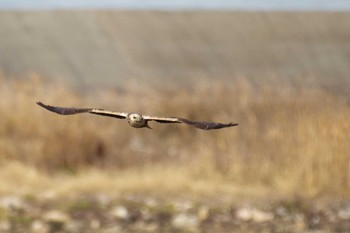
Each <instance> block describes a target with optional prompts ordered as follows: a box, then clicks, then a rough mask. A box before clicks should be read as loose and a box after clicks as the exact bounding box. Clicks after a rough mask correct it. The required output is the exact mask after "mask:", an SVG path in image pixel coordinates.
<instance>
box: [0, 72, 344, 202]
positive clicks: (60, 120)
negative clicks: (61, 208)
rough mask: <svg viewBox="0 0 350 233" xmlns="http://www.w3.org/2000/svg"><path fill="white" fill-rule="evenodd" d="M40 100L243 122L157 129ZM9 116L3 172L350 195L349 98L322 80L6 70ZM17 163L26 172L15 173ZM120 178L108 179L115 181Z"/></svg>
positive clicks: (145, 185)
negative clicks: (95, 77) (116, 79)
mask: <svg viewBox="0 0 350 233" xmlns="http://www.w3.org/2000/svg"><path fill="white" fill-rule="evenodd" d="M38 100H40V101H43V102H44V103H48V104H51V105H62V106H84V107H88V106H90V107H99V108H106V109H110V110H116V111H129V112H131V111H134V112H141V113H144V114H152V115H165V116H168V115H173V116H182V117H187V118H191V119H192V118H193V119H198V120H209V121H210V120H213V121H222V122H228V121H234V122H238V123H239V124H240V125H239V126H238V127H236V128H229V129H223V130H217V131H201V130H198V129H194V128H191V127H188V126H186V125H166V124H165V125H161V124H157V123H154V124H152V125H151V127H153V128H154V130H148V129H134V128H131V127H129V126H128V125H127V123H126V122H125V121H121V120H116V119H113V118H104V117H99V116H93V115H88V114H80V115H75V116H59V115H55V114H52V113H50V112H48V111H46V110H44V109H42V108H40V107H38V106H36V104H35V102H36V101H38ZM0 116H1V120H0V156H1V157H0V163H1V164H2V165H1V166H2V167H3V170H2V171H1V173H0V174H1V176H2V178H1V179H2V180H6V179H7V180H8V177H7V175H6V174H10V173H11V174H15V175H13V177H15V178H12V179H17V178H18V177H20V176H21V174H22V172H23V174H24V172H25V171H22V170H26V169H28V170H31V171H32V170H33V169H34V170H33V172H32V173H33V174H36V175H33V177H38V178H37V179H38V180H39V182H41V183H43V184H46V185H48V184H49V183H50V181H49V180H47V179H45V180H43V179H44V178H43V177H45V176H55V174H62V171H63V173H65V172H68V174H73V175H72V177H74V174H76V175H77V176H79V174H82V173H84V172H86V171H93V172H92V174H95V175H93V177H95V178H94V179H92V180H93V181H94V182H95V183H94V186H93V187H95V186H96V185H97V186H98V185H102V184H103V182H102V179H105V180H108V179H109V178H110V179H111V180H113V179H114V178H113V177H114V176H121V177H123V179H126V181H125V182H124V183H123V185H124V187H129V188H126V190H129V189H130V190H133V189H132V188H130V182H135V186H138V188H135V190H137V191H142V189H145V190H149V189H152V188H155V187H159V186H162V185H164V187H167V189H168V190H172V191H174V189H179V190H177V191H179V192H184V191H185V190H188V189H190V190H191V188H192V189H196V188H194V187H197V189H196V190H195V191H199V190H211V191H212V192H217V191H218V190H221V189H220V188H219V187H218V186H217V185H219V184H224V185H225V187H231V188H232V187H235V185H238V186H252V187H254V186H262V187H267V188H268V189H270V190H274V191H280V192H285V193H288V194H291V195H312V196H315V195H337V196H348V197H349V195H350V191H349V190H350V143H349V139H350V120H349V119H350V107H349V102H348V101H347V99H346V98H345V97H344V96H338V95H336V94H334V93H331V92H329V91H327V90H326V89H322V88H321V87H317V86H315V85H309V86H308V87H303V86H302V85H292V84H287V83H282V82H278V81H272V82H269V83H268V84H259V85H258V84H256V83H255V84H253V83H250V82H248V81H246V80H245V79H244V78H238V79H236V80H235V81H232V82H219V83H217V82H216V81H215V80H205V81H204V80H196V82H193V83H192V84H191V83H190V84H188V85H186V86H182V85H179V84H173V85H164V86H161V85H159V84H158V85H157V84H155V83H152V82H151V83H146V82H145V83H143V84H142V85H141V84H137V83H129V84H127V85H125V86H124V87H123V88H96V89H94V90H89V91H85V92H84V91H77V90H74V89H73V88H70V87H69V85H64V84H57V83H55V84H50V83H48V82H45V81H43V79H42V78H40V77H37V75H35V74H34V75H31V77H25V78H23V79H13V78H10V77H3V75H2V77H0ZM9 164H12V165H11V166H12V167H13V164H17V165H15V166H14V167H15V169H17V170H18V169H19V170H20V171H18V172H15V173H13V171H12V170H11V168H10V169H8V166H10V165H9ZM18 164H19V165H18ZM6 169H8V170H6ZM91 169H92V170H91ZM7 171H8V172H7ZM89 174H91V173H89ZM96 174H103V175H101V176H98V175H96ZM24 176H25V177H26V175H24ZM30 177H31V176H30V175H29V178H28V177H26V179H31V178H30ZM39 177H40V178H39ZM96 177H100V180H99V179H98V178H96ZM127 177H129V180H127ZM90 178H91V177H90ZM90 178H89V179H90ZM33 179H34V178H33ZM54 180H55V179H52V182H54ZM111 180H109V181H105V184H106V189H108V188H110V186H111V184H112V183H113V181H111ZM136 181H137V182H136ZM26 182H29V181H28V180H26ZM60 182H61V181H60ZM128 182H129V183H128ZM10 183H11V182H10ZM88 184H90V185H91V182H88ZM3 185H4V184H3ZM13 185H18V183H16V182H13ZM51 185H52V184H51ZM57 185H58V184H57ZM60 185H62V183H60ZM60 185H58V186H60ZM123 185H121V186H123ZM172 185H174V186H173V187H172ZM9 186H11V184H9ZM33 188H34V186H33ZM119 188H120V186H119ZM9 189H11V187H10V188H9ZM28 189H30V187H29V188H28ZM43 189H45V188H43ZM1 192H6V188H4V187H1Z"/></svg>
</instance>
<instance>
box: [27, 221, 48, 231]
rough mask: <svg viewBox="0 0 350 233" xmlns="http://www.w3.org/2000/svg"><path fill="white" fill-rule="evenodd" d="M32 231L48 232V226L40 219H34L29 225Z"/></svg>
mask: <svg viewBox="0 0 350 233" xmlns="http://www.w3.org/2000/svg"><path fill="white" fill-rule="evenodd" d="M30 228H31V231H30V232H32V233H48V232H50V227H49V226H48V225H47V224H46V223H44V222H43V221H41V220H35V221H33V222H32V224H31V226H30Z"/></svg>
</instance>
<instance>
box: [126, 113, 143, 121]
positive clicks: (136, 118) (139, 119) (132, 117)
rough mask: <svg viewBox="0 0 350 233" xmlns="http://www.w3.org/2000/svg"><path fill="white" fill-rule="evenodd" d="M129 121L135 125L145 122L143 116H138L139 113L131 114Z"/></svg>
mask: <svg viewBox="0 0 350 233" xmlns="http://www.w3.org/2000/svg"><path fill="white" fill-rule="evenodd" d="M129 120H130V121H132V122H134V123H141V122H142V120H143V118H142V116H141V115H140V114H138V113H131V114H130V115H129Z"/></svg>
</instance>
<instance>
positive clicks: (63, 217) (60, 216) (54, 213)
mask: <svg viewBox="0 0 350 233" xmlns="http://www.w3.org/2000/svg"><path fill="white" fill-rule="evenodd" d="M43 219H45V220H46V221H49V222H62V223H65V222H68V221H69V219H70V217H69V216H68V215H67V214H66V213H64V212H62V211H59V210H51V211H48V212H46V213H45V214H44V215H43Z"/></svg>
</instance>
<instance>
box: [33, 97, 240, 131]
mask: <svg viewBox="0 0 350 233" xmlns="http://www.w3.org/2000/svg"><path fill="white" fill-rule="evenodd" d="M37 104H38V105H39V106H41V107H43V108H45V109H47V110H49V111H51V112H55V113H57V114H60V115H73V114H78V113H91V114H96V115H102V116H108V117H115V118H118V119H126V120H127V121H128V123H129V125H130V126H132V127H134V128H150V127H149V125H148V122H149V121H156V122H158V123H185V124H187V125H192V126H194V127H196V128H199V129H204V130H210V129H221V128H226V127H232V126H237V125H238V124H237V123H232V122H230V123H215V122H204V121H193V120H188V119H185V118H180V117H156V116H147V115H142V114H139V113H125V112H112V111H107V110H104V109H96V108H65V107H55V106H51V105H46V104H43V103H41V102H37Z"/></svg>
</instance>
